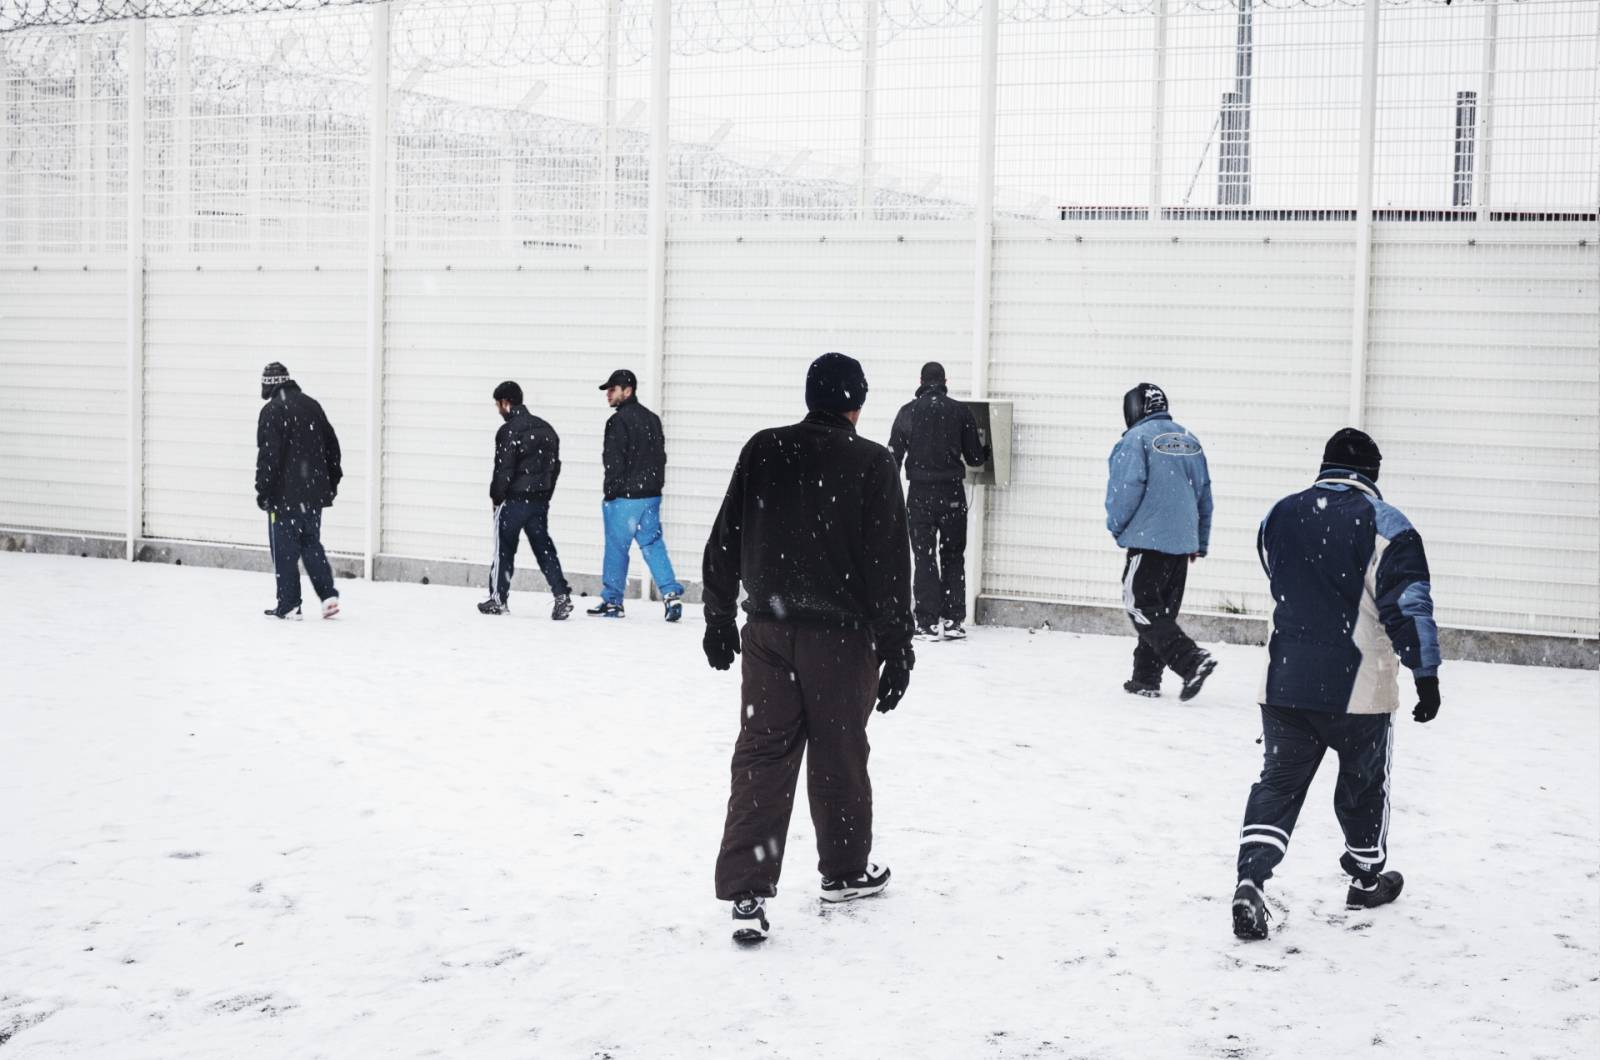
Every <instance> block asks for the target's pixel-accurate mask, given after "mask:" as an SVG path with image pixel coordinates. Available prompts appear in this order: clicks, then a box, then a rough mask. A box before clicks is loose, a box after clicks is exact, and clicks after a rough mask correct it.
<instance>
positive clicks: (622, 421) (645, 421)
mask: <svg viewBox="0 0 1600 1060" xmlns="http://www.w3.org/2000/svg"><path fill="white" fill-rule="evenodd" d="M638 386H639V381H638V380H637V379H635V378H634V375H633V373H632V372H630V371H628V370H627V369H625V368H619V369H618V370H617V371H615V372H612V373H611V378H609V379H607V380H606V381H605V382H604V383H601V384H600V389H601V390H604V391H605V392H606V403H607V404H609V405H610V406H611V407H612V408H613V409H615V410H616V411H615V412H613V413H612V414H611V418H610V419H609V420H607V421H606V438H605V449H604V451H603V457H604V462H605V502H604V504H603V505H602V506H601V517H602V520H603V522H604V525H605V531H606V555H605V561H604V563H603V564H602V565H601V568H600V571H601V581H602V588H601V592H600V603H598V604H597V605H595V606H594V607H591V608H590V609H589V611H588V613H589V614H591V615H594V616H595V617H596V618H621V617H623V614H624V612H623V608H622V592H623V589H624V588H625V587H626V586H627V584H628V550H629V549H630V548H632V547H633V543H634V542H635V541H638V542H639V553H640V555H642V556H644V561H645V564H646V565H647V566H649V568H650V576H651V577H652V578H654V579H655V582H656V588H657V589H659V590H661V599H662V602H663V603H664V604H665V606H666V613H667V621H668V622H676V621H678V619H679V618H681V617H683V586H682V585H680V584H679V583H678V579H677V576H676V575H675V574H673V572H672V559H671V557H669V556H668V555H667V545H666V542H665V541H663V540H662V539H661V487H662V485H663V484H664V483H665V482H666V478H667V442H666V433H665V432H664V431H663V430H662V429H661V417H659V416H657V415H656V414H655V413H654V412H651V411H650V410H649V409H647V408H645V407H644V406H643V405H641V404H639V399H638V398H637V397H635V396H634V392H635V390H636V389H637V388H638Z"/></svg>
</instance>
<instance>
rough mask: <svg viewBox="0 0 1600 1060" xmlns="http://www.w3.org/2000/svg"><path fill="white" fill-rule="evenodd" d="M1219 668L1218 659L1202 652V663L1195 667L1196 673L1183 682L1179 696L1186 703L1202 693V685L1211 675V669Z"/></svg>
mask: <svg viewBox="0 0 1600 1060" xmlns="http://www.w3.org/2000/svg"><path fill="white" fill-rule="evenodd" d="M1216 668H1217V660H1215V659H1213V658H1212V657H1211V656H1210V655H1209V654H1206V653H1201V656H1200V665H1199V666H1196V667H1195V668H1194V675H1193V676H1192V677H1190V678H1189V679H1188V680H1186V681H1184V682H1183V691H1182V692H1179V693H1178V698H1179V699H1181V700H1183V701H1184V702H1185V703H1187V702H1189V700H1191V699H1193V698H1194V697H1195V696H1198V695H1199V694H1200V686H1201V685H1203V684H1205V683H1206V678H1208V677H1210V676H1211V671H1212V670H1215V669H1216Z"/></svg>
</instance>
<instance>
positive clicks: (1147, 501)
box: [1106, 412, 1211, 556]
mask: <svg viewBox="0 0 1600 1060" xmlns="http://www.w3.org/2000/svg"><path fill="white" fill-rule="evenodd" d="M1106 529H1107V530H1110V531H1111V535H1112V536H1113V537H1115V538H1116V539H1117V544H1118V545H1120V546H1121V547H1123V548H1144V549H1151V550H1153V551H1155V552H1166V553H1169V554H1171V555H1174V556H1187V555H1189V554H1191V553H1195V552H1198V553H1199V554H1200V555H1202V556H1203V555H1205V554H1206V552H1207V551H1208V550H1209V549H1210V546H1211V473H1210V471H1209V470H1207V468H1206V454H1205V451H1204V450H1203V449H1201V447H1200V440H1199V439H1198V438H1196V437H1195V436H1194V435H1192V434H1190V433H1189V432H1188V431H1186V430H1184V429H1183V427H1182V426H1180V425H1179V424H1176V423H1174V422H1173V421H1172V417H1171V416H1170V415H1169V414H1168V413H1166V412H1152V413H1151V414H1150V415H1148V416H1146V417H1144V418H1143V419H1141V420H1138V421H1137V422H1135V423H1134V425H1133V426H1132V427H1129V428H1128V429H1127V431H1126V432H1124V433H1123V435H1122V439H1121V440H1120V441H1118V442H1117V445H1116V448H1114V449H1112V450H1111V478H1110V481H1109V482H1108V483H1107V485H1106Z"/></svg>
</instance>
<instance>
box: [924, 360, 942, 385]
mask: <svg viewBox="0 0 1600 1060" xmlns="http://www.w3.org/2000/svg"><path fill="white" fill-rule="evenodd" d="M942 382H944V365H942V364H940V363H939V362H938V361H929V362H928V363H927V364H925V365H923V366H922V383H923V385H924V386H927V385H930V384H932V383H942Z"/></svg>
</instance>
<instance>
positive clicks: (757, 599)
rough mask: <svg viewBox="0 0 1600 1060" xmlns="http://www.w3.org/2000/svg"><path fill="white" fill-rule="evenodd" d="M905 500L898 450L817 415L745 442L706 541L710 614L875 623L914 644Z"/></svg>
mask: <svg viewBox="0 0 1600 1060" xmlns="http://www.w3.org/2000/svg"><path fill="white" fill-rule="evenodd" d="M906 540H907V537H906V515H905V501H904V498H903V497H902V495H901V493H900V484H899V479H898V475H897V474H896V472H895V466H894V460H893V458H892V457H891V456H890V455H889V452H888V450H886V449H885V448H884V447H883V446H881V445H879V444H877V443H876V442H872V441H869V440H867V439H865V438H862V437H861V436H860V435H858V434H856V433H855V430H854V428H853V427H851V425H850V424H849V422H848V421H847V420H845V419H844V418H843V417H841V416H834V415H831V414H828V413H812V414H811V415H809V416H807V417H806V418H805V420H803V421H802V422H800V423H797V424H794V425H792V426H788V427H777V428H772V429H770V430H765V431H761V432H760V433H758V434H756V435H755V436H754V437H752V438H751V439H750V441H749V442H747V443H746V444H745V447H744V449H743V451H742V452H741V453H740V456H739V463H738V466H737V467H736V468H735V470H734V476H733V481H732V483H730V485H729V488H728V496H727V497H726V498H725V499H724V501H723V508H722V511H721V512H720V513H719V515H718V517H717V522H716V524H715V525H714V526H713V527H712V533H711V538H710V540H709V541H708V542H707V544H706V563H705V573H706V586H705V599H706V604H707V618H708V620H714V619H717V618H720V617H727V618H729V619H731V618H732V617H733V614H734V608H735V604H736V602H737V599H738V592H739V583H740V582H741V581H742V582H743V584H744V588H745V591H746V593H747V594H748V599H747V600H746V602H745V610H746V611H747V612H749V613H750V614H752V615H762V616H767V617H771V618H776V619H779V620H781V621H794V622H824V623H834V624H844V625H856V624H860V625H869V626H871V627H872V628H873V630H874V633H875V634H876V635H877V636H878V640H879V646H880V651H882V650H883V649H884V647H885V646H895V647H898V646H902V645H903V644H907V643H909V642H910V637H911V623H910V602H909V599H908V598H907V597H908V593H907V590H908V588H909V581H910V562H909V557H908V555H907V548H906Z"/></svg>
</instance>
